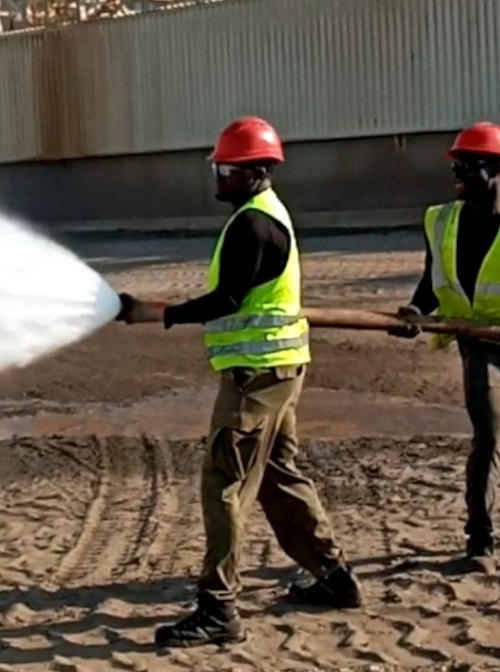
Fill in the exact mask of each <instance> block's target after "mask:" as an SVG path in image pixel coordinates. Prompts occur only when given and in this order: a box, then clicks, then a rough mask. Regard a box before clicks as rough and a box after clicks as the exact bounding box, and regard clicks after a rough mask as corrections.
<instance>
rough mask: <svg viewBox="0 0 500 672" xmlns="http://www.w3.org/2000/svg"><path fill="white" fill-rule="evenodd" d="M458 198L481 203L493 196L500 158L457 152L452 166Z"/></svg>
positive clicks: (499, 171) (499, 170)
mask: <svg viewBox="0 0 500 672" xmlns="http://www.w3.org/2000/svg"><path fill="white" fill-rule="evenodd" d="M451 169H452V171H453V175H454V186H455V192H456V194H457V198H459V199H460V200H464V201H469V200H470V201H481V200H485V199H486V198H489V197H490V196H491V192H492V189H493V187H494V184H495V178H497V177H498V175H499V173H500V157H497V156H492V155H488V154H476V153H474V152H457V153H456V154H455V155H454V157H453V161H452V164H451Z"/></svg>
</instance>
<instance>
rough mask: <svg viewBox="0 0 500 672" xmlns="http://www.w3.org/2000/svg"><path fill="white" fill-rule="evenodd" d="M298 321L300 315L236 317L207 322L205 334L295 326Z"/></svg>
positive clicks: (300, 317)
mask: <svg viewBox="0 0 500 672" xmlns="http://www.w3.org/2000/svg"><path fill="white" fill-rule="evenodd" d="M300 319H302V316H300V315H241V316H238V315H236V316H234V317H222V318H220V319H218V320H212V321H211V322H207V324H206V325H205V332H206V333H208V334H214V333H218V332H228V331H244V330H245V329H270V328H272V327H287V326H289V325H291V324H296V323H297V322H298V321H299V320H300Z"/></svg>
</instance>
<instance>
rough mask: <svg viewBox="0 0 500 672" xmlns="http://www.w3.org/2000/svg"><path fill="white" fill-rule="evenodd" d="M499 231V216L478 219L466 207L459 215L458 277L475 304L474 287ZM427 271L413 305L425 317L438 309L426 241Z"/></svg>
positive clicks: (430, 252) (413, 299) (419, 285)
mask: <svg viewBox="0 0 500 672" xmlns="http://www.w3.org/2000/svg"><path fill="white" fill-rule="evenodd" d="M499 227H500V216H498V215H494V216H493V215H491V216H489V217H488V216H487V217H482V218H479V217H478V214H477V213H476V212H475V211H474V210H472V208H471V207H470V206H469V205H468V204H465V205H464V207H463V208H462V211H461V212H460V220H459V225H458V238H457V276H458V281H459V282H460V284H461V286H462V288H463V290H464V292H465V293H466V295H467V296H468V298H469V300H470V301H471V302H472V301H473V298H474V287H475V285H476V281H477V276H478V274H479V270H480V268H481V265H482V263H483V261H484V258H485V257H486V255H487V253H488V251H489V250H490V248H491V246H492V245H493V242H494V240H495V237H496V235H497V233H498V230H499ZM425 246H426V255H425V269H424V273H423V275H422V278H421V280H420V282H419V284H418V286H417V289H416V290H415V293H414V294H413V298H412V300H411V304H412V305H414V306H416V307H417V308H418V309H419V310H420V311H421V312H422V313H423V314H424V315H429V314H430V313H432V312H433V311H434V310H436V308H437V307H438V300H437V298H436V296H435V294H434V291H433V289H432V251H431V249H430V246H429V243H428V241H427V237H425Z"/></svg>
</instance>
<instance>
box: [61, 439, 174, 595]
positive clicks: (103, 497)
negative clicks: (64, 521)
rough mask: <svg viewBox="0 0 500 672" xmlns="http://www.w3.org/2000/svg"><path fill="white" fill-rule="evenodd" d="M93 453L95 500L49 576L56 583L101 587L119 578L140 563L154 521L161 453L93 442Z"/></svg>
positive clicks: (143, 445) (143, 443)
mask: <svg viewBox="0 0 500 672" xmlns="http://www.w3.org/2000/svg"><path fill="white" fill-rule="evenodd" d="M94 441H95V442H96V447H97V449H98V450H97V452H98V482H97V485H96V489H95V496H94V498H93V500H92V502H91V503H90V505H89V508H88V510H87V513H86V516H85V519H84V521H83V525H82V530H81V533H80V536H79V537H78V539H77V540H76V543H75V545H74V546H73V548H72V549H71V550H70V551H69V552H68V553H67V554H66V556H65V557H64V558H63V560H62V562H61V564H60V566H59V568H58V569H57V570H56V572H55V576H54V579H55V581H56V582H57V583H65V584H69V583H74V582H82V581H85V582H87V583H97V582H105V581H107V580H109V579H117V578H120V577H122V576H123V575H124V574H125V573H127V572H128V571H129V570H130V569H133V568H137V567H138V566H139V565H140V564H141V552H142V550H143V549H144V550H146V549H148V548H150V547H151V546H152V544H153V542H154V538H155V532H156V529H157V526H158V522H159V521H160V509H161V508H162V503H163V501H162V491H166V488H165V487H164V480H165V472H164V470H163V469H162V468H161V466H160V465H161V448H160V446H159V445H158V444H157V443H156V442H153V441H151V440H150V439H146V438H144V437H141V439H140V441H137V440H136V441H134V442H133V444H134V445H130V443H131V442H130V440H127V439H125V438H124V439H114V440H113V450H111V449H110V443H109V441H105V440H100V439H98V438H95V437H94Z"/></svg>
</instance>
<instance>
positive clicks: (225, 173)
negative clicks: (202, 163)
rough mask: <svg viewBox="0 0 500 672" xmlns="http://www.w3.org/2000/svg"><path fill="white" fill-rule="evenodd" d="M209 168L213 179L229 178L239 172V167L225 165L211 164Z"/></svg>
mask: <svg viewBox="0 0 500 672" xmlns="http://www.w3.org/2000/svg"><path fill="white" fill-rule="evenodd" d="M211 168H212V173H213V174H214V175H215V177H229V176H230V175H233V174H234V173H237V172H240V171H241V168H240V167H239V166H231V165H229V164H227V163H212V164H211Z"/></svg>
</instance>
